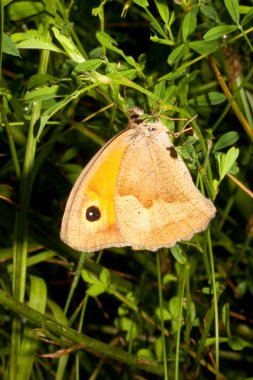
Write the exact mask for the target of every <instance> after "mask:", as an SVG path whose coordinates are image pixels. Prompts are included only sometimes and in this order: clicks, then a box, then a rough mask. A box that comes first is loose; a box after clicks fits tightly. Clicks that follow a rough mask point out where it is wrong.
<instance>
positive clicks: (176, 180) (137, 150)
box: [115, 124, 216, 251]
mask: <svg viewBox="0 0 253 380" xmlns="http://www.w3.org/2000/svg"><path fill="white" fill-rule="evenodd" d="M143 128H144V126H143ZM145 131H147V126H145V130H143V131H142V126H139V133H138V136H137V137H136V138H135V139H133V140H132V144H129V145H128V146H127V148H126V150H125V152H124V155H123V159H122V162H121V166H120V170H119V175H118V179H117V184H116V193H115V210H116V217H117V220H118V225H119V228H120V231H121V233H122V234H123V236H124V238H125V242H126V245H131V246H133V247H135V248H145V249H148V250H150V251H156V250H157V249H159V248H160V247H171V246H173V245H175V244H176V242H178V241H180V240H190V239H191V237H192V235H193V234H194V233H196V232H200V231H203V230H204V229H205V228H206V227H207V225H208V223H209V221H210V220H211V219H212V218H213V217H214V215H215V212H216V210H215V207H214V206H213V204H212V202H211V201H210V200H209V199H206V198H205V197H204V196H203V195H202V194H201V193H200V191H199V190H198V189H197V188H196V186H195V185H194V183H193V181H192V178H191V175H190V173H189V171H188V169H187V167H186V165H185V164H184V162H183V160H182V158H181V157H180V156H179V155H177V153H176V151H175V148H174V147H173V144H172V143H171V142H170V141H169V138H168V133H167V132H168V131H167V129H166V128H165V127H164V126H163V125H161V124H159V125H155V127H153V128H150V131H149V134H147V132H145Z"/></svg>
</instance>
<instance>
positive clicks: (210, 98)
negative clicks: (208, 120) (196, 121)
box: [189, 91, 227, 106]
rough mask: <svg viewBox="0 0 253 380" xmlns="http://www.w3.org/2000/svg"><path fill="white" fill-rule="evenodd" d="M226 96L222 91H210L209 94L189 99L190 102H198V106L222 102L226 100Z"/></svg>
mask: <svg viewBox="0 0 253 380" xmlns="http://www.w3.org/2000/svg"><path fill="white" fill-rule="evenodd" d="M226 99H227V98H226V96H225V95H224V94H223V93H222V92H218V91H210V92H209V93H208V94H205V95H199V96H197V97H196V98H194V99H191V100H189V104H196V105H198V106H208V105H209V106H210V105H216V104H221V103H223V102H225V101H226Z"/></svg>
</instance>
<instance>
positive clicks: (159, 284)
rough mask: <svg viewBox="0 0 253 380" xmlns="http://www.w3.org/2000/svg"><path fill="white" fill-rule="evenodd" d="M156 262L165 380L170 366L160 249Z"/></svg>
mask: <svg viewBox="0 0 253 380" xmlns="http://www.w3.org/2000/svg"><path fill="white" fill-rule="evenodd" d="M156 264H157V278H158V295H159V305H160V314H161V332H162V343H163V369H164V380H168V379H169V377H168V376H169V374H168V366H167V352H166V351H167V350H166V340H165V329H164V319H163V293H162V276H161V263H160V255H159V251H158V252H157V254H156Z"/></svg>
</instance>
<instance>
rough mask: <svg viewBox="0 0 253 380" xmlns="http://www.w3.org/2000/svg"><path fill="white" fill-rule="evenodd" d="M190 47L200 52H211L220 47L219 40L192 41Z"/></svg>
mask: <svg viewBox="0 0 253 380" xmlns="http://www.w3.org/2000/svg"><path fill="white" fill-rule="evenodd" d="M189 47H190V48H191V49H192V50H195V51H196V52H197V53H199V54H203V55H205V54H211V53H214V52H215V51H216V50H217V49H218V41H217V40H213V41H203V40H202V41H191V42H189Z"/></svg>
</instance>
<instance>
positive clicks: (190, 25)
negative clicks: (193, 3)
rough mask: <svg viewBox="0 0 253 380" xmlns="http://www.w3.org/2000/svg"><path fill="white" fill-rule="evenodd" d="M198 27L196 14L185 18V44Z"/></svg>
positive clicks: (191, 13) (183, 30)
mask: <svg viewBox="0 0 253 380" xmlns="http://www.w3.org/2000/svg"><path fill="white" fill-rule="evenodd" d="M196 25H197V17H196V15H195V13H193V12H189V13H187V15H186V16H185V18H184V21H183V26H182V34H183V40H184V42H186V41H187V39H188V37H189V36H190V35H191V34H192V33H193V32H194V30H195V29H196Z"/></svg>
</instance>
